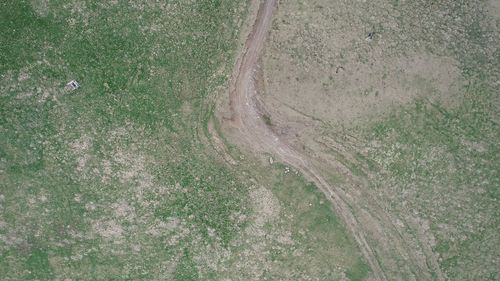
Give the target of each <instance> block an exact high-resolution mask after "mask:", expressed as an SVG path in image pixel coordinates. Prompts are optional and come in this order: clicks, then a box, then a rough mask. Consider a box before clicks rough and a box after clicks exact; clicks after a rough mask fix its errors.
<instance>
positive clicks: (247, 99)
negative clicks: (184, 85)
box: [230, 0, 386, 280]
mask: <svg viewBox="0 0 500 281" xmlns="http://www.w3.org/2000/svg"><path fill="white" fill-rule="evenodd" d="M276 5H277V0H264V1H261V3H260V7H259V11H258V13H257V17H256V19H255V23H254V25H253V28H252V31H251V33H250V35H249V37H248V39H247V41H246V43H245V46H244V47H243V49H242V51H241V54H240V56H239V58H238V60H237V63H236V66H235V69H234V72H233V76H232V79H231V84H230V107H231V122H232V125H233V126H234V127H235V128H237V129H238V131H239V133H240V136H239V137H240V138H242V139H243V140H244V141H245V142H246V144H247V145H249V146H251V147H252V148H253V149H255V150H260V151H266V152H269V153H272V154H273V155H275V156H276V157H277V158H278V159H279V160H280V161H282V162H284V163H287V164H288V165H291V166H293V167H295V168H296V169H297V170H299V171H300V172H302V173H303V174H304V175H305V176H306V177H307V178H308V179H310V180H311V181H313V182H314V183H315V184H316V185H317V186H318V188H320V189H321V191H322V192H323V193H324V194H325V195H326V197H327V198H328V199H329V200H330V201H331V203H332V204H333V206H334V208H335V209H336V211H337V213H338V214H339V215H340V216H341V218H342V219H343V221H344V222H345V224H346V226H347V228H348V229H349V230H350V232H351V234H352V235H353V237H354V238H355V240H356V242H357V243H358V245H359V247H360V250H361V252H362V254H363V256H364V258H365V259H366V261H367V262H368V264H369V266H370V268H371V270H372V272H373V277H374V279H376V280H386V276H385V275H384V272H383V271H382V270H381V267H380V265H379V264H378V261H377V259H376V257H375V254H374V252H373V250H372V249H371V248H370V246H369V244H368V243H367V241H366V238H365V235H364V233H363V231H362V228H361V227H360V226H359V223H358V221H357V220H356V218H355V216H354V215H353V213H352V211H351V210H350V208H349V206H348V204H347V203H346V202H345V201H344V200H343V199H342V196H341V195H340V194H339V192H340V191H338V190H336V189H335V188H334V187H333V186H330V185H329V184H328V183H327V182H326V181H325V180H324V179H323V177H322V176H321V175H319V173H318V172H316V171H315V170H314V169H313V168H312V166H311V165H309V163H308V161H307V160H306V157H305V156H304V155H302V154H301V153H300V152H299V151H297V150H295V149H294V148H293V147H291V146H290V145H289V144H287V143H286V142H285V141H284V140H281V139H280V138H279V137H278V135H277V134H275V133H274V132H273V131H272V130H271V129H270V128H269V127H268V126H267V125H266V124H265V122H264V120H263V119H262V117H261V113H260V109H259V107H258V100H257V87H256V83H255V82H256V81H255V78H254V74H255V72H256V71H257V67H258V61H259V58H260V55H261V52H262V49H263V47H264V43H265V40H266V36H267V34H268V32H269V30H270V27H271V23H272V15H273V11H274V9H275V8H276Z"/></svg>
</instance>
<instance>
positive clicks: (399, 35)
mask: <svg viewBox="0 0 500 281" xmlns="http://www.w3.org/2000/svg"><path fill="white" fill-rule="evenodd" d="M495 3H496V2H495V1H439V3H438V2H432V1H385V0H380V1H365V2H363V1H360V2H353V1H322V0H315V1H308V2H307V3H306V2H303V1H298V2H287V3H283V5H281V7H280V10H279V13H278V16H277V19H276V21H275V23H274V30H273V34H272V42H271V43H270V44H269V47H268V50H267V52H266V58H265V60H264V64H265V65H266V75H267V77H266V82H267V89H270V90H269V91H268V96H267V97H264V104H266V105H268V107H267V108H266V109H267V110H268V112H269V114H270V116H271V118H273V123H274V126H276V127H277V128H278V129H279V128H286V130H287V131H288V132H289V134H288V139H289V140H290V141H291V142H294V143H295V144H296V145H297V146H299V145H303V144H306V148H307V149H305V151H308V152H310V154H311V155H314V156H315V157H316V158H317V159H319V160H318V162H319V163H320V164H318V167H319V168H318V169H323V171H324V172H325V173H327V174H329V175H330V176H331V177H332V178H333V179H332V182H333V183H334V184H335V185H336V186H339V187H340V188H342V189H343V190H345V191H346V192H347V193H348V194H349V195H350V196H351V197H350V198H353V199H352V201H351V202H352V205H353V206H356V205H357V206H359V209H358V210H356V214H357V215H358V218H359V219H360V220H361V221H364V222H366V220H363V219H364V216H365V214H366V212H369V213H370V214H372V215H373V216H372V217H370V218H371V220H373V221H375V222H374V223H373V224H369V223H366V224H365V227H366V233H369V235H370V237H371V238H370V239H373V240H372V241H371V243H372V245H373V247H374V249H375V251H377V255H378V257H379V258H380V263H381V265H382V267H383V268H384V271H385V273H386V274H387V276H388V278H389V279H391V280H407V279H411V278H412V277H411V276H413V277H415V278H417V279H423V280H427V279H436V280H439V279H440V278H441V277H443V278H444V279H449V280H496V279H498V276H499V271H498V268H497V267H498V266H496V265H495V264H496V263H497V262H498V258H497V256H498V255H497V254H496V253H497V252H498V251H499V248H498V243H497V241H496V240H497V239H496V238H495V237H496V235H495V233H498V231H499V227H500V223H499V221H498V210H499V209H498V206H497V205H498V199H499V189H498V186H500V174H499V171H500V166H499V164H498V163H500V161H499V159H498V158H499V155H500V150H499V142H498V140H499V139H500V135H499V132H500V130H499V127H498V120H499V118H498V112H499V105H500V103H499V95H498V92H499V90H500V84H499V82H498V79H499V77H500V53H499V49H498V44H499V42H500V33H499V29H498V28H499V24H498V12H499V10H498V4H495ZM372 31H375V35H374V36H373V38H372V40H368V41H367V40H366V35H367V34H368V33H369V32H372ZM338 66H342V67H343V70H345V71H341V72H336V70H338ZM294 77H298V78H296V79H293V78H294ZM288 109H292V110H288ZM283 112H285V114H283ZM297 113H299V114H297ZM311 116H313V117H314V118H319V119H321V121H319V122H314V121H315V120H314V119H313V118H311ZM290 120H292V121H293V122H295V123H292V122H289V121H290ZM297 120H301V121H297ZM312 123H314V124H315V127H314V128H311V124H312ZM291 124H293V125H291ZM299 135H300V140H296V138H295V136H299ZM325 163H329V164H332V165H331V166H327V164H325ZM325 166H327V167H325ZM339 179H340V180H339ZM353 208H355V207H353ZM367 210H369V211H367ZM380 213H385V214H387V217H384V216H383V215H378V214H380ZM381 228H383V230H380V229H381ZM393 234H394V237H403V238H401V239H402V242H403V243H404V244H403V246H401V245H398V243H396V242H394V241H392V242H391V243H388V241H386V240H385V239H388V238H387V237H391V235H393ZM389 239H391V238H389ZM398 239H399V238H398ZM391 247H393V248H391ZM389 248H390V249H389ZM407 254H408V255H407ZM411 255H420V257H425V258H423V260H425V262H423V263H422V262H421V260H419V259H420V257H419V258H415V259H413V260H412V258H411ZM433 260H435V261H436V263H433ZM419 263H420V265H419ZM412 266H415V268H419V269H418V270H414V269H412V268H411V267H412ZM426 267H427V268H428V270H422V268H426ZM424 271H425V272H428V275H420V274H424V273H422V272H424ZM441 272H442V275H440V273H441Z"/></svg>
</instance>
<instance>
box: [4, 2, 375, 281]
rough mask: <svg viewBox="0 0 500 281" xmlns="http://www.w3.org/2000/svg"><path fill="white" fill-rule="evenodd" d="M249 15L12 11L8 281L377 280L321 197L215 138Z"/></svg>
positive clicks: (7, 5)
mask: <svg viewBox="0 0 500 281" xmlns="http://www.w3.org/2000/svg"><path fill="white" fill-rule="evenodd" d="M246 9H247V4H246V2H245V1H230V0H204V1H147V0H142V1H140V0H139V1H133V2H129V1H84V0H74V1H60V0H51V1H49V0H31V1H23V0H16V1H13V0H7V1H3V2H2V3H0V25H1V26H2V28H1V29H0V42H1V43H0V279H2V280H66V279H74V280H220V279H221V278H223V277H227V278H231V279H233V280H238V279H241V280H262V279H283V278H292V279H296V278H303V279H305V278H312V279H317V278H319V279H323V280H325V278H326V279H330V278H331V279H340V278H342V277H343V276H344V277H345V276H347V277H350V278H351V279H352V280H362V279H363V278H364V277H365V276H366V275H367V274H368V272H369V270H368V269H367V267H366V265H365V264H364V262H363V260H362V259H361V258H360V255H359V253H358V250H357V249H356V247H355V246H354V243H353V241H351V240H350V239H349V238H348V234H347V233H346V232H345V230H344V228H343V226H342V224H341V223H340V222H339V221H338V219H337V218H336V217H335V215H334V214H333V212H332V210H331V208H330V207H327V206H326V205H324V204H323V203H321V204H323V205H320V202H322V200H323V199H322V195H321V194H318V192H317V191H315V190H314V188H313V187H311V186H310V185H308V184H307V183H305V182H304V181H303V180H302V179H301V178H300V177H298V176H294V177H289V178H288V179H286V180H285V179H283V180H281V178H279V177H278V178H265V177H264V178H259V177H260V176H259V175H260V172H255V171H254V169H253V168H252V169H250V168H248V167H252V166H251V165H255V163H254V164H251V163H253V162H251V161H247V162H243V163H242V165H241V166H240V167H241V168H238V169H236V168H231V167H229V166H227V165H226V164H225V163H224V162H223V161H221V160H220V159H219V158H217V156H216V154H215V153H214V152H213V151H212V150H211V149H210V146H209V145H208V143H207V141H206V138H205V137H204V132H205V131H206V130H205V129H204V128H205V127H206V124H207V122H208V120H209V118H211V115H212V111H211V108H212V104H213V102H212V98H213V95H214V94H217V93H216V92H215V89H217V88H218V87H221V86H223V85H224V83H226V81H227V75H228V73H229V72H230V68H231V67H232V65H233V61H234V56H235V54H234V50H235V47H236V44H237V40H238V38H239V37H238V36H239V28H240V26H241V25H242V24H243V22H244V21H245V14H246ZM73 79H74V80H77V81H78V82H79V83H80V85H81V87H80V88H79V89H77V90H75V91H69V90H66V89H65V87H64V86H65V84H66V83H67V82H69V81H70V80H73ZM223 94H225V92H224V93H223ZM245 167H246V168H245ZM255 170H258V167H256V168H255ZM242 171H246V172H245V173H244V174H241V172H242ZM261 172H262V173H266V172H267V171H264V170H262V171H261ZM274 172H275V173H276V174H279V173H282V172H283V167H279V168H276V169H275V171H274ZM255 177H257V178H258V179H259V182H258V184H256V183H255V182H254V180H253V178H255ZM266 186H267V187H266ZM262 198H267V199H266V200H267V201H264V203H263V202H262ZM301 198H309V201H308V202H310V203H311V204H313V205H314V206H317V207H312V208H309V207H303V208H300V209H296V208H294V205H295V204H297V203H298V202H301ZM266 202H267V203H268V204H267V205H264V206H263V205H262V204H266ZM269 206H271V207H269ZM268 207H269V208H268ZM262 210H264V211H262ZM262 212H264V213H262ZM292 250H293V251H292ZM278 265H279V266H278ZM243 273H244V274H243Z"/></svg>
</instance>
